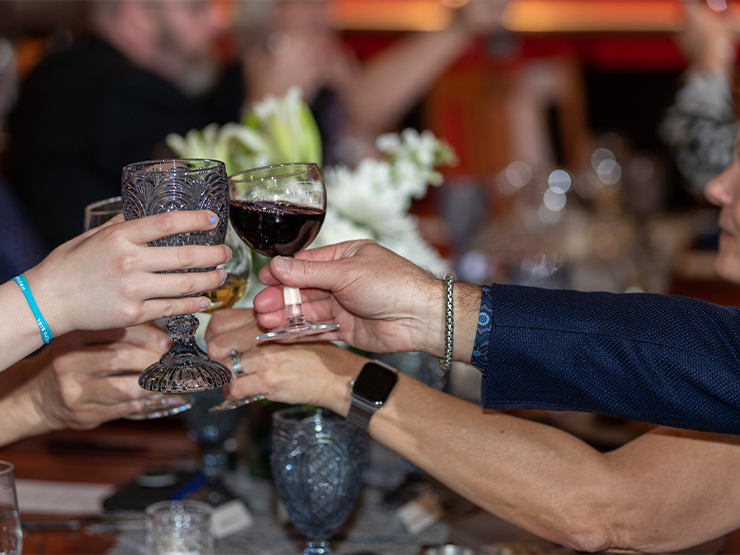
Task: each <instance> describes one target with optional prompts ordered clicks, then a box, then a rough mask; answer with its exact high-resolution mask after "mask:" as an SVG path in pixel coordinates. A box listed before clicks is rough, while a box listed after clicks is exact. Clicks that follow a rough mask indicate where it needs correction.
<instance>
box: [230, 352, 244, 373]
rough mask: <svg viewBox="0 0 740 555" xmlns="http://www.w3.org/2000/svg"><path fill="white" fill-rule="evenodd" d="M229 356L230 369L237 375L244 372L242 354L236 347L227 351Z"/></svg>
mask: <svg viewBox="0 0 740 555" xmlns="http://www.w3.org/2000/svg"><path fill="white" fill-rule="evenodd" d="M227 354H228V355H229V356H230V357H231V369H232V370H233V371H234V374H236V376H237V377H239V376H241V375H242V374H244V368H242V356H241V355H240V354H239V351H237V350H236V349H231V350H230V351H229V352H228V353H227Z"/></svg>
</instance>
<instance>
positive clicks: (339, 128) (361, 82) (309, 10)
mask: <svg viewBox="0 0 740 555" xmlns="http://www.w3.org/2000/svg"><path fill="white" fill-rule="evenodd" d="M508 2H509V0H501V1H499V0H496V1H482V2H481V1H473V2H468V3H466V4H464V5H463V6H462V7H461V8H459V9H456V10H454V11H453V12H452V13H453V16H452V17H453V19H452V21H451V23H450V24H449V25H448V26H447V28H445V29H443V30H440V31H433V32H415V33H409V34H408V36H406V37H404V38H403V39H400V40H398V41H397V42H396V43H394V44H393V45H391V46H389V47H387V48H385V49H384V50H383V51H381V52H379V53H377V54H375V55H374V56H371V57H370V58H368V59H367V60H364V61H363V62H359V61H358V60H357V59H355V57H354V56H353V55H352V54H351V53H350V52H349V51H348V49H347V48H346V47H345V46H344V45H343V44H342V42H341V37H340V35H339V33H338V32H337V30H336V29H335V28H334V27H333V26H332V20H331V10H332V5H331V4H332V3H331V1H330V0H276V1H273V2H242V3H240V7H241V8H242V10H243V12H244V13H243V14H242V20H243V21H244V22H245V25H247V26H248V27H247V29H248V31H246V32H243V33H242V36H244V37H245V39H246V46H245V55H244V68H245V69H244V75H245V82H246V87H247V91H248V96H249V97H250V99H251V100H253V101H254V100H259V99H261V98H263V97H264V96H266V95H268V94H271V95H278V96H280V95H283V94H285V93H286V92H287V90H288V89H289V88H290V87H291V86H294V85H298V86H300V87H301V89H302V90H303V95H304V99H305V100H306V102H307V103H308V104H309V105H310V106H311V109H312V111H313V113H314V115H315V117H316V119H317V123H318V126H319V130H320V132H321V136H322V141H323V145H324V158H325V159H324V162H325V163H326V164H328V165H332V164H336V163H338V162H344V163H348V164H350V165H351V164H353V163H354V162H356V161H357V160H359V159H360V158H362V157H364V156H366V155H368V153H369V152H372V151H373V149H374V143H375V139H376V137H377V136H378V135H379V134H381V133H384V132H388V131H391V130H394V129H395V127H396V126H398V125H399V123H400V122H401V120H402V119H403V117H404V116H405V115H406V114H407V113H408V112H409V110H411V109H412V108H413V107H414V105H415V104H416V103H417V102H418V101H419V100H420V99H421V98H422V96H423V95H424V93H425V92H426V91H427V90H428V89H429V87H430V86H431V85H432V84H433V83H434V81H435V80H436V79H437V78H438V77H439V76H440V74H441V73H442V72H443V71H444V70H445V69H447V68H448V67H449V66H450V65H451V64H452V63H454V62H455V61H456V60H457V59H458V57H459V56H460V55H461V54H462V53H463V52H464V51H465V50H466V49H467V48H469V47H470V46H471V44H472V43H473V41H474V40H475V39H476V38H478V37H480V36H482V35H485V34H489V33H493V32H495V31H497V30H498V29H499V28H500V19H501V14H502V12H503V10H504V8H505V7H506V5H507V4H508Z"/></svg>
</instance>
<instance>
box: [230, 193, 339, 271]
mask: <svg viewBox="0 0 740 555" xmlns="http://www.w3.org/2000/svg"><path fill="white" fill-rule="evenodd" d="M325 216H326V210H322V209H321V208H315V207H312V206H300V205H297V204H290V203H289V202H283V201H276V202H262V201H246V200H233V199H232V200H231V201H229V217H230V218H231V225H232V227H233V228H234V230H235V231H236V234H237V235H238V236H239V237H241V239H242V241H244V242H245V243H246V244H247V245H249V246H250V248H252V249H253V250H256V251H257V252H259V253H261V254H264V255H265V256H269V257H270V258H272V257H273V256H293V255H294V254H295V253H297V252H300V251H302V250H303V249H305V248H306V247H307V246H308V245H310V244H311V243H312V242H313V240H314V239H315V238H316V236H317V235H318V234H319V230H320V229H321V224H322V223H324V217H325Z"/></svg>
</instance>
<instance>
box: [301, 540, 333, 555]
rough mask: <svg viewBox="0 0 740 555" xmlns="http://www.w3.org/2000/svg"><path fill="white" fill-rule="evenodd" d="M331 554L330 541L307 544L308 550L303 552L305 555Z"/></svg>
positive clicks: (314, 541)
mask: <svg viewBox="0 0 740 555" xmlns="http://www.w3.org/2000/svg"><path fill="white" fill-rule="evenodd" d="M331 552H332V551H331V549H330V548H329V542H328V541H326V540H319V541H316V540H313V541H307V542H306V549H304V550H303V555H330V554H331Z"/></svg>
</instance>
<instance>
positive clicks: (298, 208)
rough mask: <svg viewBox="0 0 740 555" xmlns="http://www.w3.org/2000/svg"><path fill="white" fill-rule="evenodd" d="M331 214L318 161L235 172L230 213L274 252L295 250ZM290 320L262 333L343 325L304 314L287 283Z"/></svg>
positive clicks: (245, 232) (257, 243)
mask: <svg viewBox="0 0 740 555" xmlns="http://www.w3.org/2000/svg"><path fill="white" fill-rule="evenodd" d="M325 216H326V187H325V186H324V178H323V176H322V175H321V170H320V169H319V167H318V166H317V165H316V164H314V163H303V162H297V163H290V164H276V165H272V166H264V167H261V168H254V169H250V170H246V171H243V172H238V173H235V174H233V175H231V176H229V217H230V220H231V224H232V226H233V228H234V230H235V231H236V233H237V234H238V235H239V237H240V238H241V239H242V240H243V241H244V242H245V243H246V244H247V245H248V246H249V247H250V248H251V249H252V250H254V251H257V252H258V253H261V254H263V255H265V256H268V257H274V256H293V255H294V254H296V253H298V252H300V251H302V250H303V249H305V248H306V247H308V246H309V245H310V244H311V242H312V241H313V240H314V239H315V238H316V235H318V233H319V231H320V229H321V225H322V224H323V222H324V217H325ZM283 297H284V299H285V311H286V318H287V323H286V325H284V326H283V327H281V328H277V329H274V330H271V331H269V332H268V333H265V334H263V335H260V336H258V338H257V339H273V338H277V337H281V336H285V335H292V336H297V335H308V334H314V333H321V332H324V331H327V330H331V329H335V328H338V327H339V326H338V325H337V324H332V323H328V324H316V323H313V322H309V321H307V320H306V319H305V316H304V315H303V310H302V308H301V297H300V292H299V290H298V289H297V288H294V287H284V288H283Z"/></svg>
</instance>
